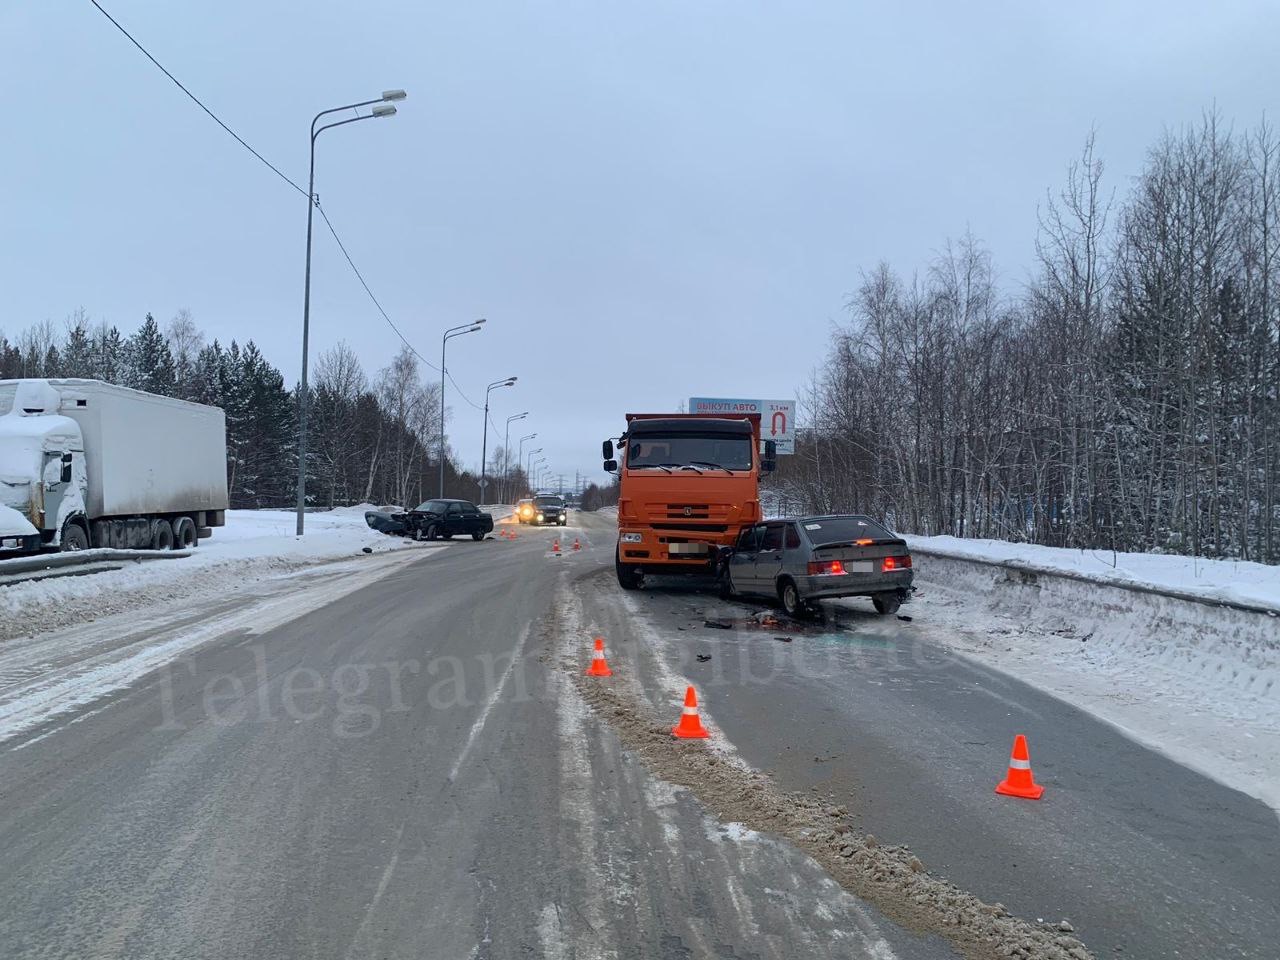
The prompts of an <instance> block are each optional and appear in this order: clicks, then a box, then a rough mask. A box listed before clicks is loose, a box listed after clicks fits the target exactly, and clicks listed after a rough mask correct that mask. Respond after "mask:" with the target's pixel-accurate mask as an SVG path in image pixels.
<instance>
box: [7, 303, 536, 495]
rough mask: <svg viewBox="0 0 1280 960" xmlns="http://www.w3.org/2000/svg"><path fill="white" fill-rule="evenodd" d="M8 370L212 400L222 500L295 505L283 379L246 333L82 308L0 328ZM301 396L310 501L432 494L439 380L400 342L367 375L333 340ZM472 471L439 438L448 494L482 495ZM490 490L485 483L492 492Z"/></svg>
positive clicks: (292, 414) (513, 473) (292, 406)
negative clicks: (223, 441) (225, 495)
mask: <svg viewBox="0 0 1280 960" xmlns="http://www.w3.org/2000/svg"><path fill="white" fill-rule="evenodd" d="M17 377H89V378H93V379H98V380H106V381H108V382H111V383H118V384H122V385H124V386H127V387H134V388H136V389H139V390H146V391H148V392H151V393H158V394H162V395H164V396H170V397H178V398H180V399H183V400H193V401H195V402H197V403H208V404H213V405H215V406H218V407H221V408H222V409H223V410H224V411H225V412H226V417H227V483H228V489H229V491H230V495H231V505H232V507H287V506H292V505H293V504H294V502H295V496H296V494H295V491H296V486H295V484H296V480H297V469H298V466H297V463H298V461H297V449H298V447H297V440H298V421H297V415H298V402H297V400H298V397H297V389H296V388H294V389H289V388H287V387H286V386H285V382H284V377H283V376H282V375H281V373H280V371H279V370H278V369H277V368H276V367H275V366H273V365H272V364H271V363H270V361H268V360H267V359H266V357H264V356H263V355H262V352H261V351H260V350H259V349H258V348H257V346H256V345H255V344H254V342H253V341H252V340H247V341H245V342H244V343H243V344H241V343H239V342H237V341H235V340H232V341H231V342H230V343H229V344H226V345H224V344H222V343H220V342H219V341H218V340H216V339H215V340H213V341H206V338H205V336H204V335H203V334H202V332H201V331H200V329H199V327H198V326H197V325H196V322H195V319H194V318H193V317H192V316H191V314H190V312H189V311H186V310H179V311H178V312H177V313H176V314H175V315H174V316H173V317H172V318H171V319H170V320H169V321H168V322H167V323H165V324H164V325H163V327H162V326H161V324H160V323H159V322H157V321H156V319H155V318H154V317H153V316H152V315H151V314H149V313H148V314H146V316H145V318H144V319H143V321H142V323H141V325H140V326H139V327H138V329H137V330H135V331H134V332H132V333H130V334H128V335H125V334H124V333H122V332H121V331H120V330H119V328H117V327H116V326H114V325H111V324H107V323H101V322H98V323H95V322H93V321H91V320H90V318H89V316H88V315H87V314H86V312H85V311H84V310H83V309H82V310H78V311H76V312H75V313H74V314H72V315H71V316H70V317H68V318H67V320H66V321H65V322H64V323H61V324H55V323H53V322H52V321H48V320H45V321H42V322H40V323H37V324H34V325H32V326H29V327H27V328H26V329H25V330H22V331H21V332H20V333H18V334H17V335H16V337H15V338H14V339H13V340H10V339H8V338H7V337H6V336H5V335H4V333H3V332H0V379H10V378H17ZM310 394H311V402H310V406H309V415H308V420H307V435H308V441H307V450H308V453H307V460H308V470H307V472H308V481H307V499H308V503H309V504H310V505H312V506H316V507H333V506H340V505H350V504H356V503H363V502H370V503H377V504H395V505H401V506H403V505H410V506H412V505H414V504H417V503H419V502H421V501H422V500H425V499H427V498H428V497H430V496H434V495H435V494H436V492H437V490H438V484H439V463H440V460H439V443H440V387H439V384H438V383H435V384H428V383H426V382H425V377H424V374H423V371H422V370H421V369H420V368H419V365H418V360H417V358H416V356H415V355H414V354H413V352H412V351H411V350H409V349H408V348H407V347H405V348H402V349H401V351H400V352H399V353H398V354H397V355H396V356H395V358H394V359H393V360H392V362H391V363H390V364H389V365H388V366H387V367H385V368H383V369H382V370H380V371H378V372H377V374H375V375H373V376H370V375H369V374H367V373H366V372H365V371H364V369H363V368H362V367H361V365H360V361H359V360H358V359H357V357H356V355H355V353H354V351H352V350H351V348H350V347H349V346H347V344H345V343H338V344H337V345H336V346H334V347H332V348H330V349H329V350H327V351H325V352H323V353H322V354H321V355H320V356H319V357H318V358H317V360H316V361H315V373H314V376H313V377H312V378H311V385H310ZM490 435H491V436H492V434H490ZM489 453H490V458H489V471H490V477H493V476H495V475H497V476H503V475H504V473H505V471H506V467H507V462H506V461H507V453H506V451H505V450H503V449H502V447H501V446H497V447H494V446H492V445H491V447H490V451H489ZM513 459H514V458H513ZM508 476H509V487H510V490H509V495H510V496H517V495H521V496H522V495H524V493H525V492H526V491H525V477H524V473H523V471H522V470H521V469H520V468H519V467H518V466H517V465H515V464H514V463H512V464H511V470H510V473H509V475H508ZM478 479H479V478H478V477H476V476H475V475H474V473H473V472H469V471H466V470H462V469H461V468H460V467H459V466H458V464H457V463H455V462H454V459H453V458H452V456H451V452H450V449H449V445H448V438H447V436H446V443H445V482H446V492H447V493H448V495H449V496H455V497H464V498H466V499H470V500H476V501H479V500H481V499H482V498H481V496H480V486H479V483H478ZM498 492H499V491H498V489H497V487H496V486H491V487H490V494H491V495H496V494H497V493H498ZM503 492H504V493H506V491H503Z"/></svg>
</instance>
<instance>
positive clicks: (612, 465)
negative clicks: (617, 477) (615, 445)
mask: <svg viewBox="0 0 1280 960" xmlns="http://www.w3.org/2000/svg"><path fill="white" fill-rule="evenodd" d="M604 472H605V473H617V472H618V461H617V460H606V461H605V462H604Z"/></svg>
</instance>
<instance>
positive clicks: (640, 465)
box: [627, 463, 671, 473]
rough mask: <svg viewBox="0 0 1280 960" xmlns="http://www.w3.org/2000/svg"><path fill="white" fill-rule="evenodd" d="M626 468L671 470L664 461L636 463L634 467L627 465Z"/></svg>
mask: <svg viewBox="0 0 1280 960" xmlns="http://www.w3.org/2000/svg"><path fill="white" fill-rule="evenodd" d="M627 469H628V470H666V471H667V473H670V472H671V470H670V469H669V468H668V467H667V465H666V464H665V463H637V464H636V465H635V466H634V467H627Z"/></svg>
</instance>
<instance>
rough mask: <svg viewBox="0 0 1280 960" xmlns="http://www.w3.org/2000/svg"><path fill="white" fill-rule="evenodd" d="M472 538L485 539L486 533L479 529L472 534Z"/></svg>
mask: <svg viewBox="0 0 1280 960" xmlns="http://www.w3.org/2000/svg"><path fill="white" fill-rule="evenodd" d="M471 539H472V540H483V539H484V534H483V533H481V532H480V531H479V530H477V531H476V532H475V533H473V534H472V535H471Z"/></svg>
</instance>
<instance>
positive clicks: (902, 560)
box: [884, 557, 911, 571]
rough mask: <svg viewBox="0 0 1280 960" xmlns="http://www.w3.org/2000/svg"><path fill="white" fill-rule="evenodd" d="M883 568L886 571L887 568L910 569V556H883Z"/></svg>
mask: <svg viewBox="0 0 1280 960" xmlns="http://www.w3.org/2000/svg"><path fill="white" fill-rule="evenodd" d="M884 569H885V570H886V571H889V570H910V569H911V558H910V557H885V558H884Z"/></svg>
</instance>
